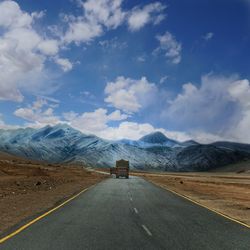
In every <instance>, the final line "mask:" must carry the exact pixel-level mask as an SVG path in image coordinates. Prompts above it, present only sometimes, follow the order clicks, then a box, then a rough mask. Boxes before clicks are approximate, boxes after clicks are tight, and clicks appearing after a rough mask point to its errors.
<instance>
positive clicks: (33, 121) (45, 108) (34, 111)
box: [14, 98, 61, 127]
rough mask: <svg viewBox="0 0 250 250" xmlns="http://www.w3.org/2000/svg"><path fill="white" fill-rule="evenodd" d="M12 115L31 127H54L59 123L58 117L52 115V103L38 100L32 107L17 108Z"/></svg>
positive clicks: (41, 99)
mask: <svg viewBox="0 0 250 250" xmlns="http://www.w3.org/2000/svg"><path fill="white" fill-rule="evenodd" d="M14 114H15V115H16V116H17V117H20V118H22V119H24V120H26V121H27V123H26V125H27V126H31V127H43V126H45V125H48V124H50V125H56V124H58V123H60V122H61V121H60V119H59V117H58V116H56V115H54V109H53V103H52V104H51V103H49V102H48V100H46V99H43V98H38V99H37V100H36V101H35V102H33V104H32V105H30V106H28V107H26V108H18V109H17V110H15V112H14Z"/></svg>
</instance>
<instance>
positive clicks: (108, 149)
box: [0, 124, 250, 171]
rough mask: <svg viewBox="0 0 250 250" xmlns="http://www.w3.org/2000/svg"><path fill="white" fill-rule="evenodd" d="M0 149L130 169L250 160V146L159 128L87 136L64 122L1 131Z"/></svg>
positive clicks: (209, 165) (190, 167) (205, 166)
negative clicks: (122, 163)
mask: <svg viewBox="0 0 250 250" xmlns="http://www.w3.org/2000/svg"><path fill="white" fill-rule="evenodd" d="M0 150H1V151H3V152H6V153H10V154H13V155H17V156H21V157H26V158H31V159H34V160H43V161H47V162H52V163H74V162H75V163H80V164H83V165H87V166H95V167H111V166H114V164H115V161H116V160H118V159H121V158H124V159H128V160H129V161H130V165H131V168H136V169H149V168H150V169H161V170H166V171H203V170H208V169H212V168H215V167H220V166H224V165H226V164H230V163H235V162H238V161H241V160H244V159H250V145H249V144H239V143H231V142H215V143H211V144H199V143H197V142H195V141H192V140H190V141H186V142H178V141H176V140H173V139H170V138H167V137H166V136H165V135H164V134H162V133H161V132H159V131H157V132H154V133H151V134H148V135H146V136H143V137H142V138H140V139H139V140H128V139H123V140H117V141H114V140H113V141H111V140H105V139H102V138H99V137H97V136H95V135H86V134H83V133H82V132H80V131H78V130H76V129H74V128H72V127H70V126H69V125H67V124H58V125H55V126H49V125H48V126H45V127H43V128H40V129H33V128H25V129H16V130H0Z"/></svg>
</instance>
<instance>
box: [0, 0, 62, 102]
mask: <svg viewBox="0 0 250 250" xmlns="http://www.w3.org/2000/svg"><path fill="white" fill-rule="evenodd" d="M0 13H1V16H0V28H1V34H0V69H1V74H0V100H11V101H17V102H21V101H22V100H23V94H22V89H26V90H30V89H32V90H34V89H35V88H34V86H35V85H37V89H40V87H41V81H39V79H38V78H40V79H44V78H45V77H46V72H45V71H46V70H45V62H46V59H47V58H48V57H49V56H55V55H56V54H57V53H58V51H59V42H58V41H57V40H55V39H48V38H47V37H43V36H41V35H40V34H38V32H37V31H36V30H35V28H34V27H33V23H34V21H35V19H37V18H41V17H42V16H43V15H44V12H33V13H27V12H25V11H22V10H21V9H20V7H19V5H18V4H17V3H16V2H14V1H11V0H9V1H2V2H1V3H0ZM46 82H49V81H46ZM42 85H43V87H44V88H46V87H45V84H44V82H43V83H42Z"/></svg>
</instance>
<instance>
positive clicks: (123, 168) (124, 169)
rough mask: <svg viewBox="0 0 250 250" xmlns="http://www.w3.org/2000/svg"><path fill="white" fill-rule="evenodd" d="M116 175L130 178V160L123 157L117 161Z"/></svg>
mask: <svg viewBox="0 0 250 250" xmlns="http://www.w3.org/2000/svg"><path fill="white" fill-rule="evenodd" d="M115 175H116V178H119V177H125V178H127V179H128V178H129V161H126V160H123V159H121V160H119V161H116V166H115Z"/></svg>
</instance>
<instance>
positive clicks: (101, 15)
mask: <svg viewBox="0 0 250 250" xmlns="http://www.w3.org/2000/svg"><path fill="white" fill-rule="evenodd" d="M122 2H123V0H87V1H78V4H79V5H80V6H81V8H82V11H83V13H82V15H80V16H78V17H75V16H72V15H64V16H63V19H64V21H65V22H67V23H69V27H68V29H67V31H66V33H65V35H64V37H63V41H65V42H66V43H71V42H75V43H76V44H79V43H81V42H83V43H88V42H91V41H92V40H93V39H94V38H96V37H99V36H101V35H102V34H104V33H105V31H106V30H110V29H116V28H117V27H119V26H120V25H122V24H123V23H124V22H127V23H128V27H129V29H130V30H131V31H137V30H139V29H141V28H142V27H144V26H145V25H146V24H148V23H153V24H155V25H156V24H159V23H160V22H161V21H162V20H163V19H164V18H165V15H164V14H163V11H164V9H165V8H166V6H165V5H163V4H161V3H160V2H155V3H151V4H148V5H145V6H136V7H134V8H133V9H132V10H126V11H125V10H123V9H122Z"/></svg>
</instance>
